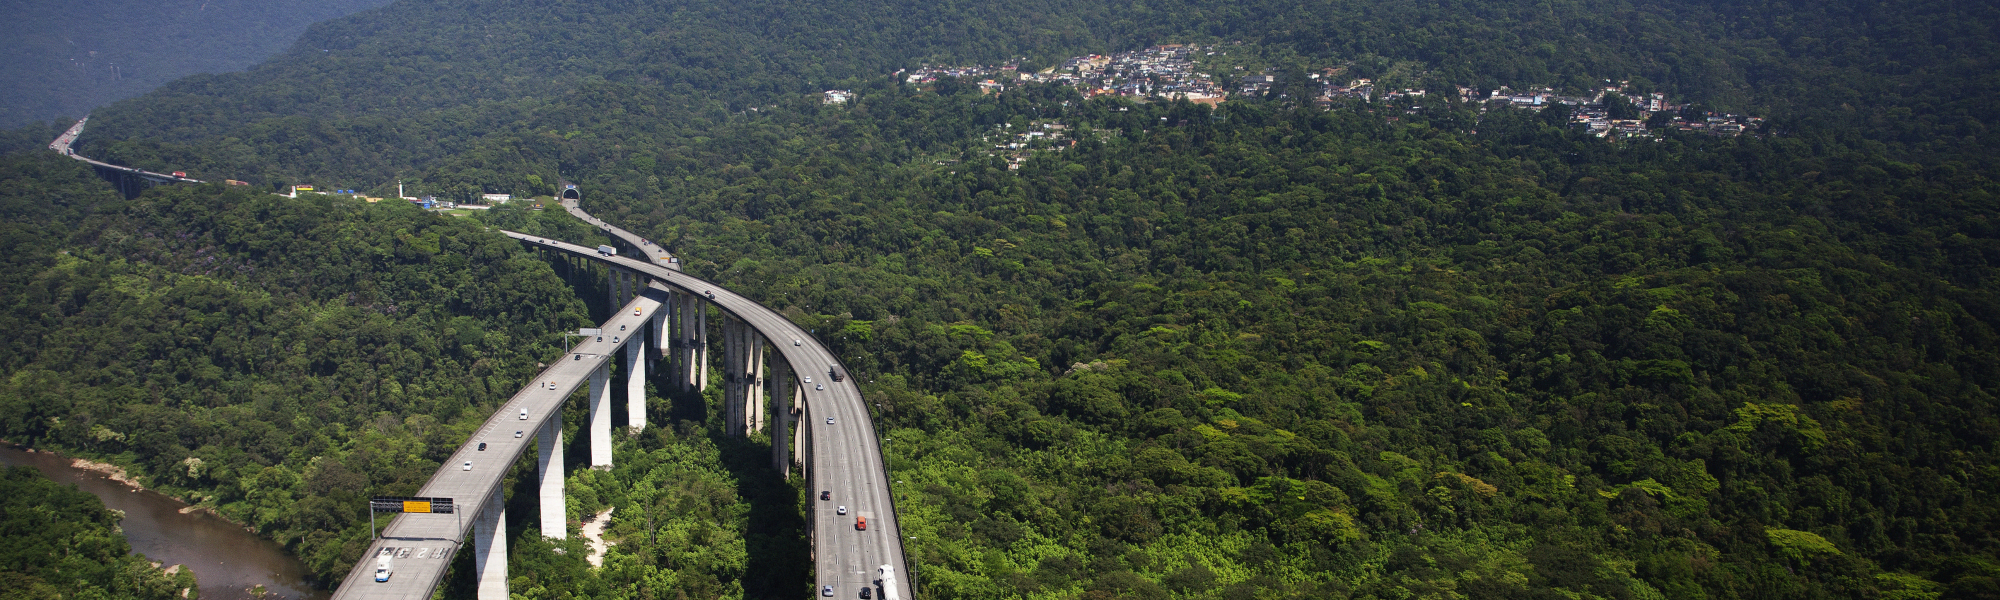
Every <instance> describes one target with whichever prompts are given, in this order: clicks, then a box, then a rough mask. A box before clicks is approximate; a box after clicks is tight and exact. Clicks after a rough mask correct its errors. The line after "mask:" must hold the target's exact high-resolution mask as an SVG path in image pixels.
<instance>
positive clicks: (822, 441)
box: [502, 219, 916, 599]
mask: <svg viewBox="0 0 2000 600" xmlns="http://www.w3.org/2000/svg"><path fill="white" fill-rule="evenodd" d="M592 221H593V222H594V223H596V224H598V225H599V227H601V228H605V229H606V230H607V231H613V233H614V235H621V236H629V235H631V234H629V233H626V232H624V231H623V230H619V229H617V228H615V227H611V226H610V225H609V224H605V223H603V222H602V221H596V220H594V219H593V220H592ZM502 233H505V234H507V236H508V237H512V238H514V239H517V240H521V241H523V242H527V243H528V244H530V245H533V246H535V247H539V248H543V249H546V250H550V251H556V252H566V253H569V254H573V255H576V256H581V257H584V258H588V259H591V260H597V261H601V262H605V263H608V264H610V265H613V266H616V267H619V268H623V269H627V270H632V271H637V272H640V273H644V274H645V275H646V276H648V277H651V278H652V279H653V280H654V281H656V282H658V283H661V284H665V285H667V286H671V287H674V288H678V289H680V290H684V291H687V292H689V293H694V294H700V295H702V296H704V297H706V298H709V302H710V303H712V304H714V305H716V306H717V307H719V308H721V309H722V310H724V311H727V312H728V313H730V314H731V315H733V316H735V317H736V318H737V319H738V320H741V321H743V322H744V323H747V324H749V325H750V326H751V327H754V328H756V330H757V331H758V333H760V334H762V335H763V336H764V338H765V339H766V340H770V342H771V345H772V346H773V347H775V348H777V349H778V352H779V353H780V354H783V355H784V357H785V361H786V362H788V363H790V364H791V365H792V369H793V370H794V371H795V372H797V373H798V374H799V375H800V376H801V377H811V378H812V382H811V383H805V384H803V385H804V386H805V397H806V412H805V414H804V415H802V416H801V417H800V419H799V424H798V426H799V427H801V428H806V427H810V428H812V430H811V431H810V432H808V434H807V436H808V438H809V439H810V440H811V441H810V449H809V453H810V457H811V465H810V467H809V468H808V469H807V471H806V473H807V480H808V481H809V482H810V483H811V485H812V486H813V491H814V492H819V491H825V492H830V495H831V498H832V499H831V500H826V501H822V500H819V494H818V493H814V494H813V495H812V500H811V502H812V507H811V509H810V510H808V515H809V518H810V520H811V529H812V531H811V535H812V537H813V563H814V567H815V572H816V578H817V583H816V584H815V585H816V586H833V596H832V597H834V598H847V599H854V598H858V597H859V593H860V590H861V589H862V588H864V587H871V586H873V585H874V583H873V582H874V581H875V579H876V575H875V573H876V568H877V567H880V566H882V565H890V566H892V567H894V568H895V569H896V573H897V577H896V578H895V580H896V587H897V588H898V589H897V590H896V592H897V596H899V597H901V598H905V599H909V598H915V597H916V596H915V595H914V594H913V593H912V590H911V589H910V577H909V569H908V565H907V562H906V561H905V560H904V558H903V547H902V543H901V539H900V538H899V537H897V536H900V535H902V533H901V532H902V528H901V527H900V526H898V524H897V520H896V512H895V505H894V502H893V500H892V499H891V495H890V489H889V481H888V480H887V477H886V473H887V472H888V471H887V469H886V468H885V467H886V463H885V462H884V461H883V458H882V448H881V443H880V438H879V437H878V436H877V435H876V433H875V424H874V421H873V420H872V419H871V418H870V417H869V414H868V408H867V405H866V404H865V403H864V402H863V401H862V398H861V389H860V388H859V387H858V386H857V385H856V381H855V379H854V378H853V377H848V378H846V380H844V381H838V382H836V381H833V380H832V378H831V377H828V376H827V373H828V371H829V370H831V369H834V368H839V369H840V370H841V371H842V372H851V371H848V370H847V368H846V367H845V366H843V365H841V364H840V362H839V359H837V358H835V357H834V355H833V352H832V351H830V350H827V349H826V347H825V346H823V345H821V344H820V343H819V342H818V340H816V339H814V338H813V336H812V335H810V334H809V333H807V332H806V331H805V329H803V328H801V327H799V326H798V325H797V324H794V323H792V322H791V320H789V319H786V318H785V317H784V316H783V315H779V314H778V313H777V312H776V311H773V310H771V309H770V308H767V307H765V306H764V305H762V304H758V303H757V302H756V301H754V300H751V299H749V298H745V297H743V296H742V295H739V294H737V293H735V292H732V291H729V290H728V289H726V288H723V287H722V286H718V285H715V284H714V283H713V282H710V281H708V280H705V279H701V278H699V277H695V276H692V275H687V274H684V273H681V272H679V271H675V270H673V269H670V268H667V267H664V266H661V265H660V263H658V262H657V260H641V259H633V258H628V257H622V256H605V255H601V254H598V253H597V249H596V248H591V247H585V246H579V245H576V244H570V243H565V242H560V241H556V240H552V239H548V238H544V237H541V236H534V235H528V234H524V233H517V232H512V231H503V232H502ZM628 243H629V242H628ZM656 247H657V246H656ZM627 311H628V312H629V307H628V309H627ZM649 314H650V311H649ZM821 388H824V389H821ZM839 506H846V507H847V509H848V511H849V512H848V514H846V515H839V514H836V513H837V507H839ZM857 517H863V518H866V519H868V529H867V530H866V531H862V530H859V529H858V528H857V527H856V519H857ZM817 591H818V590H815V596H816V597H817Z"/></svg>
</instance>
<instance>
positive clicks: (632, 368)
mask: <svg viewBox="0 0 2000 600" xmlns="http://www.w3.org/2000/svg"><path fill="white" fill-rule="evenodd" d="M646 337H647V336H646V334H645V333H644V332H638V331H634V332H632V341H629V342H626V343H625V427H626V428H628V429H630V430H631V431H632V432H633V433H638V432H639V431H641V430H644V429H645V428H646V373H645V371H644V369H645V368H646ZM606 464H609V463H606Z"/></svg>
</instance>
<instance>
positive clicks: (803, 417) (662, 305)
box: [334, 202, 915, 600]
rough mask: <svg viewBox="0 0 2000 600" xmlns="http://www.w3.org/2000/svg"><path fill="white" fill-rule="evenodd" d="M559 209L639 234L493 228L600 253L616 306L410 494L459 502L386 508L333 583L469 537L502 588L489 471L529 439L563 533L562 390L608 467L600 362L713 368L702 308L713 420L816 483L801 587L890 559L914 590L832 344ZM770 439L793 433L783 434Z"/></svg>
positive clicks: (403, 578) (836, 583)
mask: <svg viewBox="0 0 2000 600" xmlns="http://www.w3.org/2000/svg"><path fill="white" fill-rule="evenodd" d="M565 208H568V209H571V210H572V211H573V212H574V213H576V214H578V215H579V218H586V219H587V220H588V221H590V222H592V223H593V224H594V225H597V226H598V227H599V228H600V229H603V230H605V231H606V232H607V233H609V234H611V235H612V236H613V237H616V238H618V239H620V240H621V241H622V242H623V243H624V244H626V245H628V246H631V247H633V248H637V249H640V250H641V252H639V253H638V254H639V256H617V255H611V254H604V253H600V252H599V251H598V249H596V248H592V247H585V246H580V245H576V244H570V243H566V242H561V241H557V240H553V239H548V238H544V237H541V236H535V235H528V234H523V233H516V232H504V233H505V234H506V235H508V236H509V237H512V238H514V239H517V240H520V241H522V242H523V243H526V244H528V245H529V246H531V247H535V248H539V249H542V250H544V251H547V252H551V253H555V254H558V255H560V256H563V257H565V260H568V261H571V262H573V263H578V264H590V265H597V266H601V267H603V268H605V269H606V270H607V272H608V273H610V276H609V277H608V280H609V283H610V285H611V292H612V293H611V298H612V300H611V303H612V304H613V305H614V306H615V307H616V309H615V310H614V312H613V313H612V315H611V318H610V319H608V320H606V321H605V322H604V323H603V325H602V326H601V330H602V331H603V336H602V337H595V336H593V337H586V338H585V339H584V341H583V342H581V343H579V344H577V345H576V346H575V347H573V348H571V349H570V352H569V353H568V354H566V355H564V356H563V357H562V358H561V359H560V360H558V361H556V362H555V363H553V364H551V365H549V366H548V367H547V368H546V369H544V370H543V371H542V372H541V373H540V374H538V375H537V376H536V378H535V380H533V381H531V382H530V383H529V385H527V386H526V387H524V388H523V389H522V390H521V391H520V392H517V393H516V394H515V395H514V397H513V398H511V399H509V400H508V402H507V403H506V404H504V405H502V406H501V408H500V410H499V411H497V412H495V413H494V415H493V416H492V417H490V418H488V420H487V421H486V423H485V424H484V425H482V426H481V427H480V429H479V430H478V432H477V433H475V434H474V435H473V436H472V439H469V440H467V441H466V442H465V445H463V446H461V447H460V448H459V449H458V451H457V452H455V453H453V455H452V458H451V460H450V461H448V462H447V463H446V464H445V465H443V466H442V467H440V468H439V470H438V471H437V473H436V474H434V475H432V477H431V479H430V481H429V482H427V483H426V484H425V485H424V486H423V487H422V489H421V491H419V492H418V494H419V495H420V496H424V497H449V498H453V499H455V500H456V502H458V503H459V504H460V505H461V506H462V507H463V508H462V510H460V511H459V512H458V513H457V514H454V515H439V514H403V515H398V516H396V517H395V518H394V519H392V520H391V521H390V523H389V525H388V527H387V528H385V529H384V530H383V532H382V537H381V538H380V539H379V540H376V541H375V542H374V543H373V544H371V546H370V548H369V551H368V553H367V554H365V555H364V559H363V560H361V561H360V562H358V563H357V564H356V565H355V567H354V569H353V571H352V572H350V573H349V575H348V578H347V579H346V580H345V582H343V583H342V585H341V586H340V589H339V590H337V591H336V593H335V596H334V597H335V598H337V599H350V598H352V599H362V598H368V599H375V598H383V599H388V598H397V599H418V598H429V597H430V596H431V595H432V593H433V591H434V590H436V589H437V587H438V585H439V584H440V583H441V582H442V580H443V578H444V575H445V570H446V568H447V567H448V566H449V565H450V563H451V560H450V558H451V556H453V555H455V554H456V553H457V552H458V551H459V550H460V548H459V545H460V543H461V541H462V540H465V539H466V538H467V536H470V537H471V538H472V546H473V547H472V548H471V550H472V551H473V552H474V563H475V565H476V566H475V568H476V570H477V571H478V573H477V577H478V581H479V597H480V598H481V600H487V599H505V598H507V594H508V590H507V574H506V547H505V544H506V541H505V537H506V536H505V532H504V531H502V530H501V529H503V528H504V523H505V519H504V518H503V515H504V510H505V509H504V506H505V505H504V502H503V499H502V498H501V481H502V480H503V479H504V477H505V475H506V473H507V470H508V467H510V466H511V465H512V464H513V462H514V461H516V460H520V459H521V458H523V457H525V456H526V455H527V448H528V444H529V443H530V442H531V441H532V442H533V443H534V444H535V445H536V447H537V452H536V461H537V465H538V467H539V469H538V471H537V473H538V476H539V477H540V488H539V489H540V493H539V498H538V500H539V502H540V506H541V509H540V510H541V533H542V535H544V536H548V537H555V538H560V537H564V536H565V535H567V529H566V523H565V522H564V510H563V490H562V481H563V473H562V472H561V471H562V469H561V465H562V456H561V452H562V448H563V444H562V440H561V432H562V425H561V418H562V417H561V404H562V402H563V401H564V399H566V398H568V397H570V395H571V394H572V393H573V392H574V391H575V390H577V389H579V388H581V387H584V386H586V385H587V386H588V387H589V393H588V394H587V398H588V402H589V403H590V407H591V410H590V414H591V416H590V421H591V422H590V424H589V427H588V428H587V431H588V432H589V437H590V443H589V447H590V454H591V459H590V461H589V464H590V465H592V466H593V467H608V466H610V464H611V435H610V428H611V422H610V419H611V412H612V411H611V410H610V400H611V395H610V386H611V385H613V382H612V381H611V380H610V376H609V366H610V363H611V361H613V360H620V359H622V360H624V361H625V369H624V371H625V372H626V373H641V372H644V371H643V370H646V369H665V370H666V371H667V375H668V379H670V380H671V382H672V383H673V384H674V385H676V386H680V387H685V388H687V389H703V388H705V387H706V386H707V385H708V383H709V381H708V374H709V372H710V371H711V370H712V369H710V368H709V364H708V363H709V358H710V357H709V356H708V352H707V348H708V346H709V344H708V340H707V335H708V333H709V331H710V330H711V327H710V326H709V325H708V323H707V321H708V320H709V318H710V315H711V312H713V313H715V317H716V318H717V319H718V320H719V321H720V327H719V329H720V330H721V333H722V335H723V340H722V346H723V350H724V352H723V354H724V356H723V357H721V358H722V360H721V361H720V363H721V364H720V368H719V369H713V370H715V371H719V372H720V373H721V374H722V378H723V381H722V382H721V383H722V384H723V385H724V386H725V389H724V390H723V403H724V406H723V407H722V412H723V415H722V416H723V421H724V424H725V432H726V433H727V434H729V435H747V434H748V433H750V432H752V431H757V430H761V429H769V430H770V433H771V438H772V439H773V440H775V441H774V443H773V444H772V446H773V449H772V450H773V451H772V458H773V466H774V467H776V468H778V469H780V470H781V471H784V470H788V469H789V468H790V467H791V466H792V465H793V464H794V463H795V462H796V464H798V465H800V466H802V467H803V468H804V473H803V475H804V476H805V479H806V481H807V482H809V486H810V489H811V491H813V492H814V493H813V495H812V500H811V501H810V506H808V507H807V519H808V523H809V524H808V530H809V533H810V535H811V538H812V543H813V560H814V572H815V583H814V587H815V590H814V592H815V594H814V595H815V596H817V595H818V594H817V593H816V592H817V591H818V590H819V588H820V586H831V587H832V589H833V593H834V597H836V598H856V597H858V592H859V591H860V590H862V589H863V588H876V587H877V586H876V579H877V577H876V568H877V567H880V566H883V565H888V566H890V567H892V568H894V569H895V571H896V572H897V573H898V574H899V576H898V577H895V578H892V579H891V580H890V581H891V585H894V586H896V588H897V589H896V590H894V593H895V596H894V597H900V598H914V597H915V596H914V594H913V592H914V590H913V589H912V587H913V586H912V584H911V577H910V576H909V570H908V568H907V563H906V561H905V559H904V552H903V546H902V538H901V536H902V535H903V534H902V529H901V527H900V526H899V523H898V521H897V518H896V512H895V505H894V500H893V496H892V494H891V490H890V488H889V484H890V481H889V479H888V476H887V469H886V463H885V461H884V459H883V456H882V451H881V444H880V438H879V436H878V435H877V432H876V430H875V426H874V423H873V420H872V419H871V417H870V414H869V412H868V410H867V407H866V405H865V404H864V403H863V401H862V396H861V391H860V388H859V387H858V385H857V383H858V382H857V380H856V378H854V377H843V378H842V380H840V381H835V380H833V378H832V377H830V376H829V375H830V374H831V373H833V372H840V373H843V374H846V373H848V371H847V369H846V367H845V366H844V365H842V364H841V363H840V361H839V359H838V358H837V357H835V356H834V355H833V353H832V352H831V351H830V350H828V349H827V348H826V347H825V345H823V344H822V343H820V342H819V340H817V339H816V338H815V337H813V336H812V335H811V334H809V333H808V332H807V331H805V330H804V329H803V328H800V327H799V326H798V325H797V324H794V323H792V322H791V321H790V320H788V319H786V318H784V317H783V316H782V315H779V314H778V313H777V312H776V311H773V310H771V309H770V308H768V307H765V306H763V305H761V304H759V303H757V302H755V301H753V300H750V299H748V298H745V297H743V296H742V295H740V294H737V293H735V292H733V291H731V290H729V289H727V288H724V287H722V286H719V285H716V284H715V283H714V282H710V281H707V280H704V279H701V278H698V277H694V276H691V275H687V274H685V273H682V272H680V271H679V270H678V268H677V267H678V266H679V264H678V263H677V262H675V261H673V260H672V257H671V255H670V254H667V253H666V251H665V250H664V249H660V248H659V247H658V246H657V245H653V244H650V243H648V242H646V241H645V240H643V239H641V238H639V237H637V236H635V235H633V234H631V233H629V232H626V231H624V230H622V229H618V228H616V227H613V226H611V225H610V224H608V223H604V222H602V221H599V220H596V219H594V218H590V217H589V216H588V214H586V213H582V211H581V210H578V209H576V208H575V205H574V203H573V202H565ZM648 248H651V249H652V250H648ZM662 259H665V260H662ZM711 307H712V308H713V309H714V310H713V311H711ZM648 345H651V346H652V348H654V349H655V350H656V351H655V352H651V353H649V352H648V351H647V346H648ZM767 359H768V360H767ZM807 378H810V382H807ZM643 379H644V378H643V377H630V378H628V380H627V382H626V384H627V385H628V386H629V387H628V394H627V397H628V398H629V399H634V400H632V401H631V402H632V404H631V405H630V406H631V408H629V409H628V410H627V414H628V415H629V416H630V417H631V418H630V420H629V421H628V423H626V425H625V426H626V427H633V428H643V427H644V426H645V425H646V423H645V414H646V407H645V405H644V397H645V394H644V382H643ZM767 388H768V390H769V394H768V399H767V398H766V389H767ZM784 440H789V441H790V442H791V443H782V441H784ZM482 444H484V446H483V448H484V449H481V448H482V446H481V445H482ZM787 450H789V452H788V451H787ZM467 463H470V465H471V467H470V469H469V470H468V469H467V467H466V465H467ZM819 492H827V493H828V494H829V496H830V497H831V500H828V501H820V500H819V497H820V496H819ZM836 506H846V507H847V508H848V510H849V513H848V514H846V515H838V514H835V513H836V509H835V507H836ZM857 518H866V519H867V523H868V525H867V528H866V530H861V529H859V528H858V527H857V526H856V524H857ZM385 552H387V553H389V555H391V556H393V557H394V558H392V564H393V574H392V576H391V577H390V580H389V581H387V582H383V583H377V582H375V581H374V579H375V568H376V561H377V557H379V556H382V555H383V553H385ZM752 576H755V574H752ZM877 591H878V592H889V591H890V590H880V589H877Z"/></svg>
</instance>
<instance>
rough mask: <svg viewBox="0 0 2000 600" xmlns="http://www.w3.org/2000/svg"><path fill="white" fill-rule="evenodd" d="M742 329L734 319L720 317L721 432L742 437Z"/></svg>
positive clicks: (725, 316)
mask: <svg viewBox="0 0 2000 600" xmlns="http://www.w3.org/2000/svg"><path fill="white" fill-rule="evenodd" d="M742 329H743V328H742V327H741V326H739V325H738V324H737V323H736V319H731V318H729V316H727V315H724V316H723V317H722V430H723V432H724V434H725V435H730V436H739V435H743V399H742V390H743V378H742V377H740V376H739V371H740V370H741V369H740V368H739V367H738V365H740V364H741V363H742V361H743V345H742V344H741V343H740V342H741V339H740V338H741V337H742Z"/></svg>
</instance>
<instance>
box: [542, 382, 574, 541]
mask: <svg viewBox="0 0 2000 600" xmlns="http://www.w3.org/2000/svg"><path fill="white" fill-rule="evenodd" d="M535 442H536V444H537V445H536V449H537V450H540V453H538V454H536V455H535V472H536V473H537V474H539V475H541V479H542V488H541V490H540V493H539V494H537V498H536V499H537V500H539V501H540V502H541V505H542V537H545V538H551V539H558V540H560V539H563V538H567V537H569V523H568V520H569V519H568V512H567V510H566V504H564V496H563V434H562V411H556V413H555V414H553V415H549V420H547V421H543V422H542V429H541V430H540V431H537V432H535Z"/></svg>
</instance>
